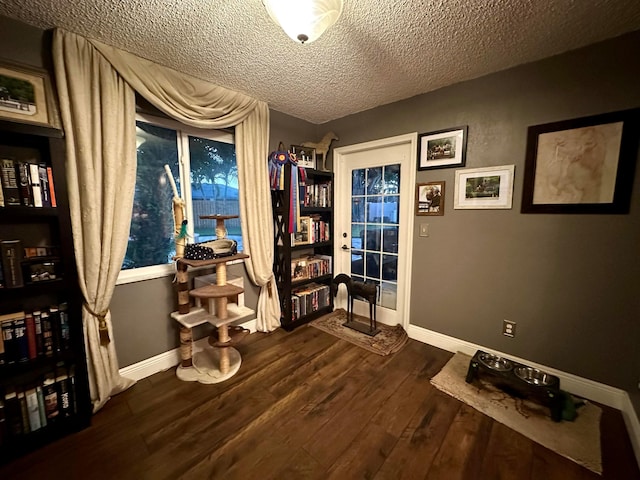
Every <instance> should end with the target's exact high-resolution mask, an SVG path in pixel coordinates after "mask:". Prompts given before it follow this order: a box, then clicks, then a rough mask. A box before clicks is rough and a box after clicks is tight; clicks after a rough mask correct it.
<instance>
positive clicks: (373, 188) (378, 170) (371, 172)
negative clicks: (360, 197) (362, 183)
mask: <svg viewBox="0 0 640 480" xmlns="http://www.w3.org/2000/svg"><path fill="white" fill-rule="evenodd" d="M383 187H384V182H383V181H382V167H375V168H367V195H378V194H380V193H382V191H383Z"/></svg>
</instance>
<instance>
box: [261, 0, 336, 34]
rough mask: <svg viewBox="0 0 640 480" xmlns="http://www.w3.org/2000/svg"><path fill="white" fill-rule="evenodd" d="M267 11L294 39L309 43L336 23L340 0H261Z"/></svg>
mask: <svg viewBox="0 0 640 480" xmlns="http://www.w3.org/2000/svg"><path fill="white" fill-rule="evenodd" d="M262 3H263V4H264V6H265V8H266V9H267V12H269V15H270V16H271V18H272V19H273V21H274V22H276V23H277V24H278V25H280V26H281V27H282V29H283V30H284V32H285V33H286V34H287V35H289V37H291V38H292V39H293V40H294V41H296V42H299V43H311V42H313V41H314V40H317V39H318V38H320V36H321V35H322V34H323V33H324V32H325V30H326V29H327V28H329V27H330V26H331V25H333V24H334V23H336V21H337V20H338V18H339V17H340V14H341V13H342V0H262Z"/></svg>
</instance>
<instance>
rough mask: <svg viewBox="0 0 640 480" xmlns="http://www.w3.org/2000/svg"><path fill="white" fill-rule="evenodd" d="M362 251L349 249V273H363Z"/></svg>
mask: <svg viewBox="0 0 640 480" xmlns="http://www.w3.org/2000/svg"><path fill="white" fill-rule="evenodd" d="M363 259H364V252H361V251H357V250H352V251H351V273H352V274H353V275H364V261H363Z"/></svg>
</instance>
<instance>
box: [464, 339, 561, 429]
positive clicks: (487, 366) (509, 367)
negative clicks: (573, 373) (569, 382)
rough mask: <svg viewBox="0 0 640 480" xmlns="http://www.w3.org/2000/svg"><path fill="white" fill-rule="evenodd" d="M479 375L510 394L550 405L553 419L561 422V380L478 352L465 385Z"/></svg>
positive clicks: (540, 371) (528, 367)
mask: <svg viewBox="0 0 640 480" xmlns="http://www.w3.org/2000/svg"><path fill="white" fill-rule="evenodd" d="M479 376H482V377H483V379H485V380H487V381H489V382H491V383H493V384H494V385H496V386H497V387H499V388H501V389H503V390H505V391H507V392H508V393H515V394H516V395H518V396H520V397H523V398H528V399H529V398H530V399H532V400H534V401H537V402H539V403H541V404H543V405H545V406H548V407H549V410H550V412H551V419H552V420H553V421H554V422H559V421H561V420H562V395H561V394H560V379H559V378H558V377H556V376H555V375H550V374H548V373H546V372H543V371H542V370H538V369H536V368H533V367H530V366H528V365H524V364H522V363H518V362H515V361H513V360H510V359H507V358H503V357H499V356H497V355H492V354H491V353H487V352H483V351H482V350H478V351H477V352H476V354H475V355H474V356H473V358H472V359H471V361H470V362H469V369H468V370H467V378H466V382H467V383H472V382H473V381H474V380H475V379H476V378H478V377H479Z"/></svg>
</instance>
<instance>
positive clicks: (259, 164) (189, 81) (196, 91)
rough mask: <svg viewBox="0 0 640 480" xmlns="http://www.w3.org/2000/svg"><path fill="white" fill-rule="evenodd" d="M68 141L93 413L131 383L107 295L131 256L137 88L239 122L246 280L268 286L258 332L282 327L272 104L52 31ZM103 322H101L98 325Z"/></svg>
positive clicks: (199, 115)
mask: <svg viewBox="0 0 640 480" xmlns="http://www.w3.org/2000/svg"><path fill="white" fill-rule="evenodd" d="M53 54H54V63H55V71H56V80H57V82H58V88H59V96H60V103H61V115H62V120H63V126H64V129H65V134H66V138H67V141H66V143H67V149H68V154H67V156H68V158H67V175H68V182H69V202H70V208H71V219H72V227H73V235H74V245H75V250H76V260H77V263H78V270H79V275H80V283H81V286H80V287H81V289H82V293H83V295H84V297H85V301H86V303H85V308H84V311H83V322H84V325H85V336H86V344H87V352H88V362H89V370H90V377H91V378H90V386H91V396H92V401H93V403H94V410H97V409H99V408H100V407H101V406H102V405H103V404H104V403H105V402H106V401H107V400H108V398H109V397H110V396H111V395H113V394H115V393H118V392H120V391H121V390H123V389H125V388H127V387H128V386H130V385H131V384H132V382H131V381H129V380H125V379H123V378H122V377H120V375H119V374H118V362H117V357H116V354H115V348H114V344H113V342H110V343H108V342H105V341H104V338H103V341H102V342H101V339H100V335H101V334H105V333H108V332H110V331H111V322H110V315H109V311H108V306H109V301H110V300H111V296H112V294H113V289H114V286H115V281H116V279H117V276H118V272H119V271H120V266H121V265H122V260H123V258H124V254H125V252H126V246H127V238H128V234H129V226H130V217H131V208H132V203H133V191H134V184H135V168H136V155H135V102H134V90H135V91H138V92H139V93H140V94H142V95H143V96H144V97H145V98H146V99H147V100H149V101H150V102H151V103H153V104H154V105H155V106H156V107H157V108H159V109H160V110H162V111H164V112H165V113H167V115H170V116H171V117H173V118H175V119H177V120H179V121H181V122H183V123H186V124H189V125H193V126H196V127H200V128H224V127H231V126H235V127H236V152H237V161H238V177H239V181H240V187H241V188H240V191H241V196H240V209H241V212H240V213H241V222H242V230H243V244H244V249H245V252H246V253H247V254H249V255H250V258H249V259H247V260H246V262H245V264H246V266H247V271H248V274H249V277H250V279H251V280H252V282H254V283H255V284H256V285H258V286H260V287H262V288H261V291H260V298H259V301H258V311H257V324H258V325H257V328H258V330H260V331H265V332H266V331H272V330H274V329H276V328H278V327H279V326H280V302H279V299H278V294H277V290H276V288H275V281H274V278H273V273H272V265H273V255H274V252H273V222H272V220H271V219H272V212H271V201H270V192H269V179H268V166H267V155H268V138H269V110H268V107H267V105H266V104H265V103H264V102H259V101H257V100H254V99H251V98H250V97H247V96H245V95H242V94H239V93H236V92H232V91H230V90H227V89H224V88H221V87H216V86H214V85H211V84H209V83H207V82H205V81H203V80H199V79H196V78H193V77H189V76H187V75H184V74H181V73H180V72H177V71H175V70H171V69H169V68H166V67H162V66H159V65H156V64H154V63H153V62H150V61H147V60H144V59H141V58H139V57H136V56H135V55H132V54H129V53H127V52H124V51H122V50H118V49H116V48H114V47H110V46H108V45H104V44H102V43H100V42H96V41H91V40H87V39H85V38H83V37H81V36H78V35H75V34H73V33H69V32H66V31H64V30H60V29H58V30H56V31H55V33H54V44H53ZM99 325H101V328H99Z"/></svg>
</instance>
